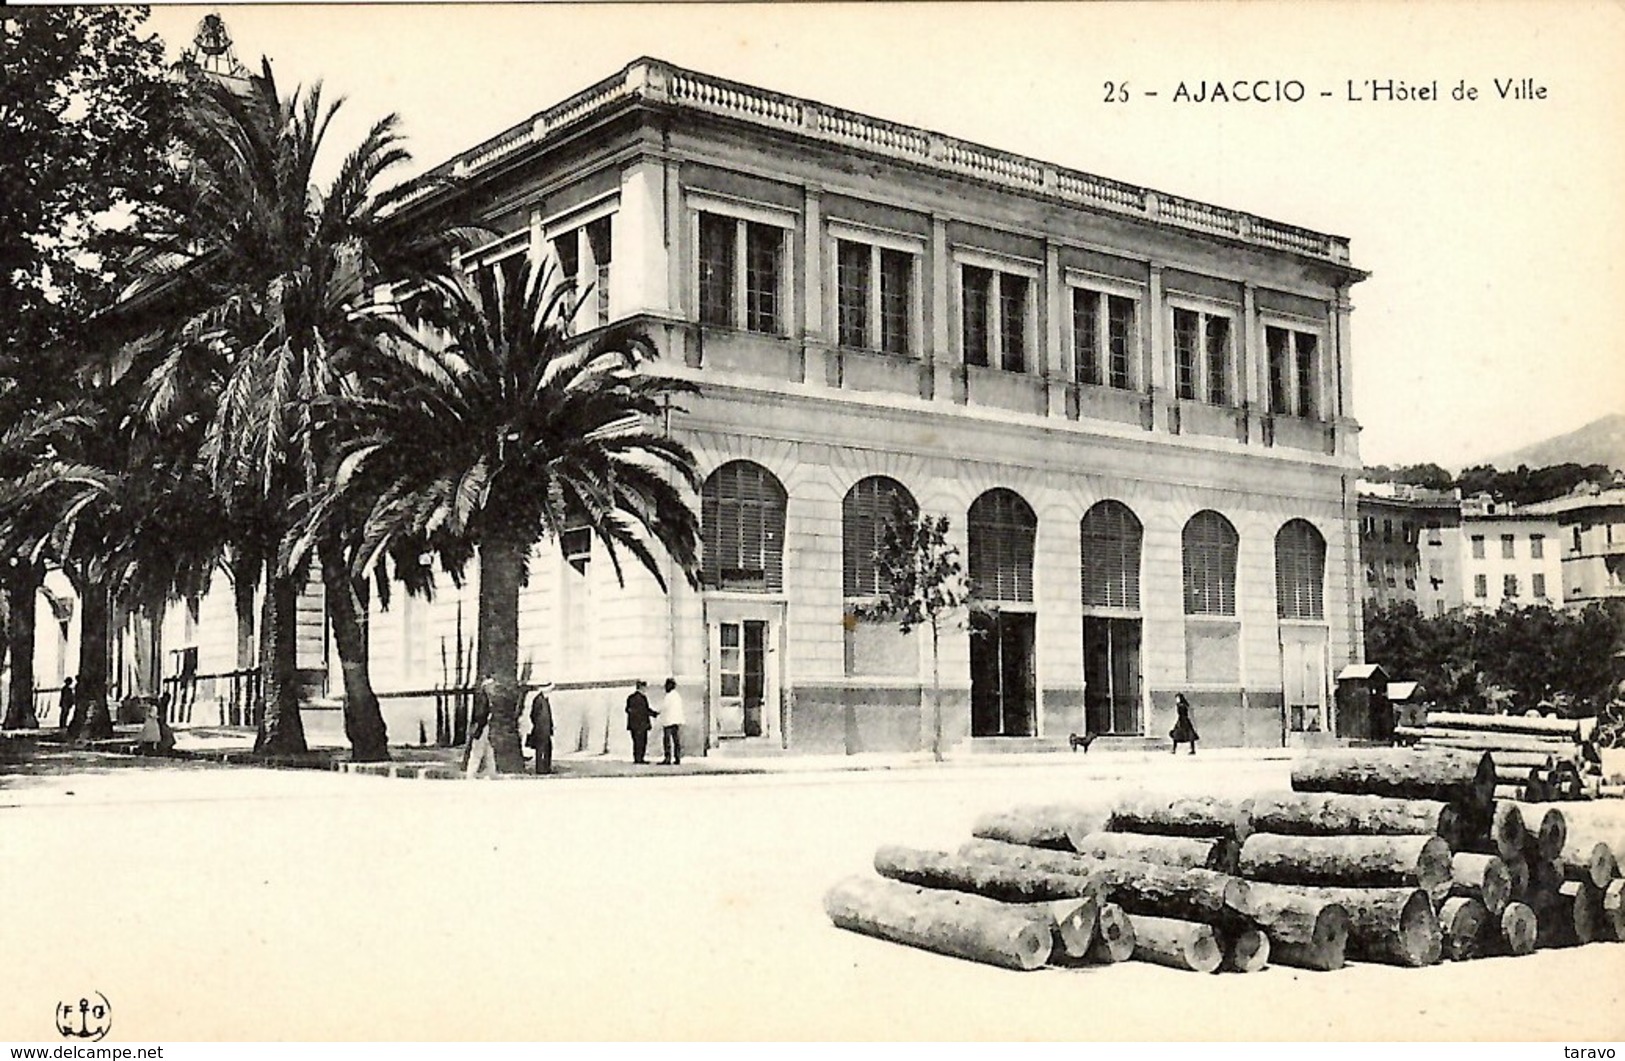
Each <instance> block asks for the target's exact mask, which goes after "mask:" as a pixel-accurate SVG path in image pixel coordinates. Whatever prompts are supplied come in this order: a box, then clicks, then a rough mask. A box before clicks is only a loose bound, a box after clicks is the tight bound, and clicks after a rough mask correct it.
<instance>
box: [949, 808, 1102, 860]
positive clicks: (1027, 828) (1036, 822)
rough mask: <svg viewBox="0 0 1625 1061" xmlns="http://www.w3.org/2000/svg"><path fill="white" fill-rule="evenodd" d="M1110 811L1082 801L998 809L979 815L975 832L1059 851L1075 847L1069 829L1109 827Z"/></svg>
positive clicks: (1087, 830) (1088, 831)
mask: <svg viewBox="0 0 1625 1061" xmlns="http://www.w3.org/2000/svg"><path fill="white" fill-rule="evenodd" d="M1108 813H1109V812H1108V811H1107V810H1106V809H1105V808H1104V807H1099V806H1089V805H1085V804H1080V803H1045V804H1035V805H1029V806H1021V807H1014V808H1012V809H1010V810H1007V811H995V812H993V813H991V814H984V815H982V816H981V817H980V818H978V819H976V824H975V825H973V826H972V827H971V835H972V836H976V837H980V838H982V839H984V840H1002V841H1004V842H1005V843H1009V844H1025V845H1027V846H1029V847H1042V848H1048V849H1051V850H1055V851H1071V850H1072V841H1071V840H1069V839H1067V831H1068V830H1070V829H1080V830H1082V831H1083V832H1086V833H1092V832H1098V831H1099V830H1101V829H1103V828H1105V826H1106V819H1107V816H1108Z"/></svg>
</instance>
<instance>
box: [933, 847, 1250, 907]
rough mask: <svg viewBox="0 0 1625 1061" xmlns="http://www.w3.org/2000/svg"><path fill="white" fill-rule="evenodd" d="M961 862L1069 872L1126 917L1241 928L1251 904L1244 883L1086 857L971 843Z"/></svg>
mask: <svg viewBox="0 0 1625 1061" xmlns="http://www.w3.org/2000/svg"><path fill="white" fill-rule="evenodd" d="M959 854H960V855H962V856H963V857H965V858H971V859H977V860H980V861H986V862H996V863H1000V864H1003V865H1009V866H1018V867H1021V868H1026V869H1039V870H1045V871H1048V872H1055V873H1074V874H1080V875H1082V876H1086V877H1089V878H1091V880H1093V879H1095V878H1098V879H1099V880H1101V881H1102V882H1104V884H1105V887H1106V891H1107V899H1108V901H1109V902H1113V903H1116V904H1117V905H1119V906H1121V907H1122V908H1123V909H1124V910H1127V911H1128V912H1129V913H1131V914H1149V915H1151V916H1153V917H1178V918H1183V919H1184V920H1187V921H1203V922H1206V923H1208V924H1213V925H1219V926H1221V927H1227V928H1228V927H1239V928H1245V927H1248V925H1249V919H1250V914H1251V905H1250V903H1249V901H1248V885H1247V882H1246V881H1244V880H1241V879H1240V878H1238V877H1230V876H1226V875H1225V874H1223V873H1215V872H1213V871H1212V870H1205V869H1176V868H1174V867H1172V866H1158V865H1154V864H1152V863H1149V862H1130V861H1128V860H1126V859H1099V858H1087V857H1085V856H1083V855H1076V854H1068V853H1065V852H1061V851H1043V850H1040V849H1038V848H1034V847H1022V846H1020V845H1017V844H1006V843H1002V842H1000V841H997V840H971V841H968V842H967V843H965V844H964V845H962V846H961V847H960V849H959Z"/></svg>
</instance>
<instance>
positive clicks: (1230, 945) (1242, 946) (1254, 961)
mask: <svg viewBox="0 0 1625 1061" xmlns="http://www.w3.org/2000/svg"><path fill="white" fill-rule="evenodd" d="M1223 943H1224V967H1225V968H1226V969H1229V970H1230V971H1231V972H1236V973H1256V972H1258V971H1260V970H1262V969H1263V968H1265V967H1266V966H1268V965H1269V963H1270V938H1269V936H1267V935H1265V934H1264V933H1263V932H1262V931H1260V930H1259V929H1256V928H1244V929H1242V930H1241V931H1239V932H1229V933H1226V934H1225V938H1224V940H1223Z"/></svg>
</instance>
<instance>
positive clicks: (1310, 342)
mask: <svg viewBox="0 0 1625 1061" xmlns="http://www.w3.org/2000/svg"><path fill="white" fill-rule="evenodd" d="M1292 342H1293V351H1294V353H1295V354H1296V355H1297V370H1298V409H1297V412H1298V415H1299V416H1301V417H1304V418H1305V419H1310V420H1312V419H1314V417H1315V413H1316V410H1315V352H1316V350H1315V348H1316V346H1317V345H1318V341H1317V340H1316V339H1315V337H1314V336H1313V335H1310V334H1309V333H1308V332H1294V333H1292Z"/></svg>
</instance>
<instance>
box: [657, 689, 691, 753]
mask: <svg viewBox="0 0 1625 1061" xmlns="http://www.w3.org/2000/svg"><path fill="white" fill-rule="evenodd" d="M686 721H688V717H687V716H686V715H685V714H684V713H683V694H682V693H680V692H678V691H677V679H676V678H667V679H666V698H665V699H664V700H662V701H660V743H661V750H662V751H663V752H664V753H665V756H666V757H665V758H664V759H661V760H660V765H662V766H681V765H682V764H683V729H682V727H683V723H684V722H686Z"/></svg>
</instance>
